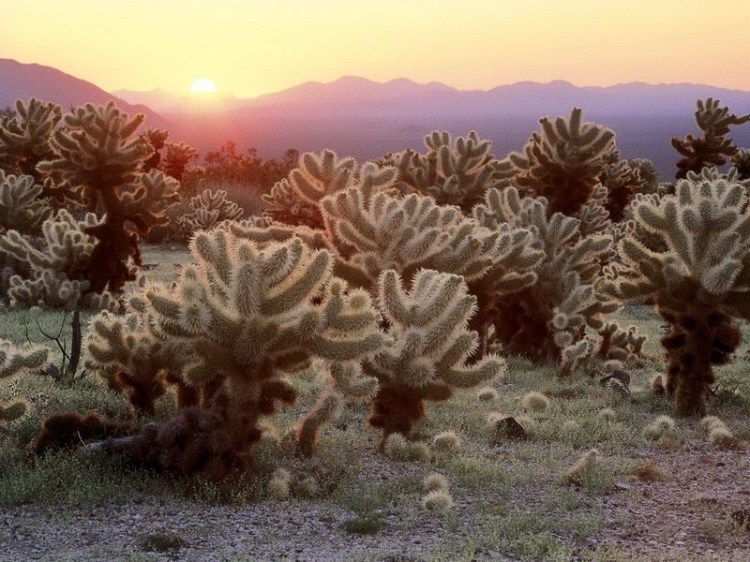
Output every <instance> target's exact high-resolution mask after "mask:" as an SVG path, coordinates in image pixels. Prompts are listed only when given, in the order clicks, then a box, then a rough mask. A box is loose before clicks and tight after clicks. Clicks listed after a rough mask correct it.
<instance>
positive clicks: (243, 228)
mask: <svg viewBox="0 0 750 562" xmlns="http://www.w3.org/2000/svg"><path fill="white" fill-rule="evenodd" d="M228 228H229V230H230V231H231V232H232V234H234V235H235V236H236V237H237V238H241V239H244V240H250V241H252V242H255V243H256V244H258V245H260V246H264V245H266V244H269V243H271V242H284V241H286V240H289V239H290V238H293V237H297V238H299V239H300V240H302V241H303V242H304V243H305V244H306V245H307V246H309V247H310V248H312V249H313V250H319V249H326V250H329V251H330V252H335V249H334V247H333V245H332V244H331V242H330V241H329V240H328V238H326V236H325V234H324V233H323V232H322V231H320V230H314V229H312V228H309V227H307V226H304V225H297V226H286V225H283V224H278V223H272V224H270V225H268V226H264V227H258V226H254V225H250V224H247V223H246V222H245V221H240V222H230V223H228Z"/></svg>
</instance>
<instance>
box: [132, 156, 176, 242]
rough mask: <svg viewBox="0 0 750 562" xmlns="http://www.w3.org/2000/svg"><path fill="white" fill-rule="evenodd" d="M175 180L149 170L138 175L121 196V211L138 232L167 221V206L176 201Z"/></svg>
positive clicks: (144, 231)
mask: <svg viewBox="0 0 750 562" xmlns="http://www.w3.org/2000/svg"><path fill="white" fill-rule="evenodd" d="M178 187H179V183H178V182H177V180H175V179H173V178H171V177H169V176H166V175H164V174H163V173H162V172H160V171H158V170H151V171H150V172H148V173H147V174H141V175H140V176H139V177H138V182H137V184H136V187H135V188H134V189H133V190H131V191H126V192H124V193H123V194H122V196H121V199H120V201H121V206H120V208H121V212H122V213H123V215H124V216H125V217H126V220H127V221H130V222H131V223H133V224H134V225H135V227H136V228H137V229H138V231H139V232H141V233H143V234H145V233H147V232H148V231H149V230H150V229H151V227H152V226H160V225H164V224H166V223H167V222H169V217H167V215H166V214H165V212H166V210H167V208H168V207H170V206H171V205H173V204H175V203H177V202H178V201H179V200H180V196H179V194H178V193H177V188H178Z"/></svg>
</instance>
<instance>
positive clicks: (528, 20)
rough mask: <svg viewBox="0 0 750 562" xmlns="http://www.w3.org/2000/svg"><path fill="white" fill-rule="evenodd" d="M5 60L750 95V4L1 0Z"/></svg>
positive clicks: (179, 76) (299, 78) (261, 89)
mask: <svg viewBox="0 0 750 562" xmlns="http://www.w3.org/2000/svg"><path fill="white" fill-rule="evenodd" d="M0 57H2V58H13V59H16V60H18V61H20V62H24V63H31V62H35V63H39V64H44V65H49V66H54V67H56V68H59V69H60V70H62V71H64V72H67V73H69V74H72V75H74V76H76V77H78V78H83V79H86V80H89V81H91V82H94V83H95V84H97V85H98V86H100V87H102V88H104V89H106V90H115V89H120V88H127V89H133V90H150V89H153V88H163V89H166V90H171V91H174V92H178V93H187V92H188V91H189V88H190V84H191V82H192V81H193V80H195V79H196V78H200V77H207V78H210V79H213V80H214V81H215V82H216V84H217V86H218V87H219V90H221V91H224V92H229V93H232V94H235V95H238V96H243V97H244V96H255V95H259V94H263V93H267V92H273V91H278V90H281V89H284V88H287V87H290V86H293V85H296V84H299V83H302V82H306V81H310V80H316V81H321V82H328V81H332V80H335V79H336V78H338V77H340V76H343V75H355V76H363V77H366V78H370V79H373V80H378V81H386V80H390V79H393V78H399V77H406V78H411V79H412V80H415V81H417V82H429V81H432V80H437V81H440V82H443V83H445V84H448V85H450V86H454V87H457V88H461V89H473V88H478V89H488V88H492V87H494V86H497V85H501V84H508V83H513V82H518V81H522V80H534V81H539V82H547V81H550V80H556V79H564V80H569V81H571V82H573V83H574V84H577V85H581V86H588V85H602V86H604V85H610V84H616V83H620V82H631V81H644V82H649V83H662V82H693V83H702V84H711V85H715V86H722V87H728V88H736V89H743V90H750V71H748V69H749V68H750V0H515V1H513V0H473V1H472V0H463V1H461V0H380V1H378V2H374V1H369V0H368V1H359V0H262V1H260V0H210V1H209V0H180V1H176V0H26V1H24V0H0ZM1 80H2V77H0V81H1Z"/></svg>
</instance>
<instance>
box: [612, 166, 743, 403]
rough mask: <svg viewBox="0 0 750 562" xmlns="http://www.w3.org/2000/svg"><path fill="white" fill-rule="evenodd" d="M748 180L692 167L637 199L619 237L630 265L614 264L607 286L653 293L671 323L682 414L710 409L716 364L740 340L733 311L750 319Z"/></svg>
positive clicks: (674, 389) (670, 370)
mask: <svg viewBox="0 0 750 562" xmlns="http://www.w3.org/2000/svg"><path fill="white" fill-rule="evenodd" d="M747 187H748V186H747V185H745V184H744V183H743V182H740V181H739V180H737V178H736V175H734V174H730V175H729V176H728V177H721V176H719V175H718V173H716V171H715V170H713V171H712V169H711V168H707V169H704V170H703V172H702V173H701V174H700V175H698V174H694V173H692V172H691V173H689V174H688V175H687V179H685V180H681V181H680V182H678V183H677V185H676V188H675V194H674V195H667V196H664V197H662V198H657V199H654V200H652V201H650V202H642V203H641V204H640V205H638V206H637V207H636V209H635V221H636V225H637V226H638V227H640V228H633V229H632V232H631V236H628V237H626V238H623V239H622V240H621V241H620V243H619V250H620V255H621V257H622V259H623V261H624V263H625V265H626V268H624V269H619V270H616V271H615V270H613V272H612V279H610V280H609V281H608V283H607V290H608V291H610V292H611V293H612V294H614V295H616V296H617V297H620V298H624V299H636V298H637V299H642V298H643V297H651V298H653V299H654V300H655V302H656V305H657V309H658V311H659V313H660V314H661V316H662V317H663V318H664V319H665V320H666V321H667V322H668V323H669V325H670V327H671V332H670V333H669V334H668V335H667V336H665V337H664V338H663V339H662V345H663V346H664V348H665V350H666V352H667V360H668V367H667V381H666V391H667V393H668V394H669V395H670V396H673V397H674V399H675V402H676V412H677V414H678V415H693V414H703V413H704V412H705V409H706V398H707V395H708V391H709V387H710V385H711V384H712V383H713V382H714V376H713V369H712V365H715V364H723V363H726V362H728V361H729V360H730V356H731V353H732V352H733V351H734V350H735V349H736V347H737V345H738V344H739V343H740V332H739V329H738V327H737V325H736V323H735V321H734V318H744V319H747V318H750V301H748V294H749V293H750V292H749V291H748V289H750V286H749V284H750V269H749V268H750V217H748V215H747V213H746V212H745V209H746V208H747V205H748V201H747Z"/></svg>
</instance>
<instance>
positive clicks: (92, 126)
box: [37, 102, 179, 293]
mask: <svg viewBox="0 0 750 562" xmlns="http://www.w3.org/2000/svg"><path fill="white" fill-rule="evenodd" d="M142 121H143V115H137V116H136V117H134V118H133V119H128V117H127V115H125V114H124V113H122V112H121V111H120V110H119V109H117V108H116V107H115V105H114V104H113V103H112V102H110V103H109V104H107V105H106V106H99V107H96V106H94V105H91V104H87V105H86V106H85V107H79V108H77V109H76V110H75V111H74V112H73V113H72V114H71V115H66V116H65V120H64V123H65V126H64V127H60V128H57V129H55V131H54V132H53V133H52V137H51V138H50V140H49V145H50V147H51V149H52V151H53V152H54V157H53V158H51V159H49V160H45V161H43V162H40V163H39V164H38V166H37V169H38V170H39V171H41V172H45V173H49V174H51V175H52V177H53V178H54V179H55V180H57V181H60V182H62V181H65V182H68V183H69V184H70V186H71V188H70V193H71V197H74V198H76V199H77V200H78V201H80V202H82V203H84V204H85V205H86V206H87V207H88V208H89V210H91V211H94V210H96V209H97V208H100V207H101V208H103V209H104V212H105V216H104V220H103V221H102V222H101V223H100V224H98V225H96V226H95V227H92V228H89V229H87V233H88V234H90V235H92V236H94V238H96V239H97V241H98V242H97V244H96V247H95V249H94V252H93V254H92V263H94V264H96V265H95V267H92V268H91V269H89V270H88V271H87V273H86V279H87V280H88V281H89V283H90V287H89V290H90V291H92V292H95V293H101V292H102V291H104V290H105V289H109V290H110V291H113V292H118V291H120V290H121V289H122V287H123V285H124V284H125V283H126V282H127V281H131V280H133V279H135V271H134V269H133V268H132V267H131V265H130V264H131V263H132V264H134V265H136V266H137V265H140V253H139V250H138V234H137V233H141V234H144V233H146V232H148V230H149V229H150V228H151V227H152V226H155V225H162V224H165V223H166V222H167V221H168V220H169V219H168V218H167V217H166V216H165V214H164V211H165V210H166V208H167V207H168V206H169V205H171V204H173V203H175V202H176V201H178V200H179V195H178V194H177V185H178V184H177V181H175V180H174V179H172V178H168V177H166V176H164V174H162V173H161V172H158V171H155V170H151V171H150V172H148V173H147V174H143V173H141V172H140V169H141V167H142V164H143V160H144V158H145V157H147V156H148V155H149V154H150V153H151V150H152V148H151V145H150V143H149V142H148V140H146V138H144V137H135V136H134V135H135V132H136V130H137V129H138V127H139V126H140V125H141V123H142Z"/></svg>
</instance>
